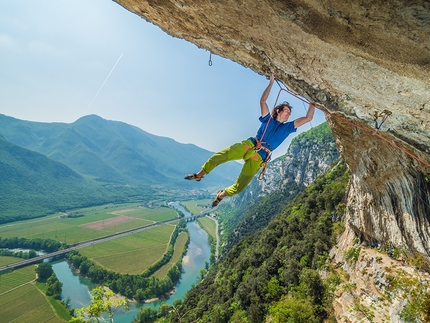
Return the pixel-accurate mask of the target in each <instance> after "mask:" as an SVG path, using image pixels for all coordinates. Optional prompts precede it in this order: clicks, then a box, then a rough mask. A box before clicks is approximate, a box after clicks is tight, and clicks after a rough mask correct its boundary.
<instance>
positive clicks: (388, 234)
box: [116, 0, 430, 255]
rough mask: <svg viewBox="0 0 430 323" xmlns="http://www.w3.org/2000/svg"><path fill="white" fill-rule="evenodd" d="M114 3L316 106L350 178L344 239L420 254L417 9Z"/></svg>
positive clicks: (427, 236)
mask: <svg viewBox="0 0 430 323" xmlns="http://www.w3.org/2000/svg"><path fill="white" fill-rule="evenodd" d="M116 2H117V3H119V4H120V5H122V6H124V7H125V8H126V9H128V10H130V11H131V12H134V13H136V14H137V15H139V16H141V17H142V18H144V19H146V20H148V21H150V22H152V23H154V24H156V25H158V26H160V27H161V28H162V29H163V30H164V31H166V32H167V33H169V34H171V35H173V36H175V37H179V38H183V39H185V40H188V41H190V42H192V43H194V44H196V45H197V46H199V47H203V48H206V49H208V50H210V51H211V52H212V53H215V54H217V55H220V56H223V57H226V58H229V59H231V60H233V61H236V62H238V63H239V64H242V65H244V66H246V67H249V68H251V69H253V70H254V71H255V72H257V73H261V74H266V75H267V74H268V73H269V72H274V73H275V74H276V76H277V78H279V79H280V80H281V81H282V82H283V83H284V84H285V85H286V86H287V87H288V88H289V89H290V90H292V91H294V92H295V93H298V94H300V95H302V96H303V97H305V98H307V100H309V101H313V102H316V103H317V105H318V106H319V107H320V108H321V109H324V110H325V111H327V119H328V121H329V123H330V126H331V128H332V131H333V134H334V135H335V137H336V139H337V145H338V148H339V151H340V153H341V155H342V157H343V158H344V160H345V161H346V163H347V165H348V167H349V169H350V171H351V174H352V180H351V185H350V189H349V193H348V214H347V217H348V222H349V223H350V227H349V228H348V231H350V230H352V229H351V228H353V229H354V231H355V233H356V234H360V235H361V237H362V238H365V239H367V240H369V241H378V242H379V243H383V244H386V245H389V244H394V245H396V246H401V247H403V248H407V249H409V250H418V251H419V252H422V253H424V254H426V255H429V254H430V226H429V221H430V197H429V196H430V182H429V177H428V176H429V175H430V157H429V155H430V147H429V144H430V85H429V81H430V3H429V2H428V1H425V0H415V1H400V0H390V1H382V0H376V1H366V0H362V1H352V0H347V1H339V0H324V1H316V0H292V1H282V0H258V1H257V0H254V1H243V0H236V1H232V0H219V1H203V0H151V1H147V0H116ZM384 110H388V111H389V112H390V113H392V114H391V115H390V116H389V117H388V119H387V121H386V122H385V123H384V124H383V125H382V127H381V129H380V130H379V131H378V133H376V134H373V132H374V130H375V126H378V125H380V123H381V121H382V119H383V118H384V116H385V114H384ZM357 126H358V127H357ZM379 135H380V136H379ZM381 137H383V138H386V140H384V139H383V138H381ZM346 236H347V235H346ZM350 236H352V235H350Z"/></svg>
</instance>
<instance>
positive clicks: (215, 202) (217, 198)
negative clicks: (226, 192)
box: [212, 190, 223, 207]
mask: <svg viewBox="0 0 430 323" xmlns="http://www.w3.org/2000/svg"><path fill="white" fill-rule="evenodd" d="M222 192H223V191H222V190H221V191H218V193H217V194H216V198H215V200H213V202H212V207H215V206H218V204H219V202H221V201H222V198H221V197H219V196H220V194H221V193H222Z"/></svg>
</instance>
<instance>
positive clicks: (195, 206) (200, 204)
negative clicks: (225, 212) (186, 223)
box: [181, 200, 212, 214]
mask: <svg viewBox="0 0 430 323" xmlns="http://www.w3.org/2000/svg"><path fill="white" fill-rule="evenodd" d="M211 203H212V200H197V201H194V200H193V201H183V202H181V204H182V205H184V206H185V207H186V208H187V209H188V211H190V212H191V214H198V213H200V212H202V211H204V210H206V207H208V206H209V205H211Z"/></svg>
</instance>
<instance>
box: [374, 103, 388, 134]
mask: <svg viewBox="0 0 430 323" xmlns="http://www.w3.org/2000/svg"><path fill="white" fill-rule="evenodd" d="M390 115H392V112H391V111H389V110H386V109H385V110H384V111H382V112H378V111H376V112H375V114H374V117H375V118H374V119H373V120H374V121H375V131H374V132H373V134H376V133H377V132H378V131H379V130H380V129H381V127H382V124H383V123H384V122H385V120H387V119H388V117H389V116H390ZM379 118H382V120H381V123H380V124H378V119H379Z"/></svg>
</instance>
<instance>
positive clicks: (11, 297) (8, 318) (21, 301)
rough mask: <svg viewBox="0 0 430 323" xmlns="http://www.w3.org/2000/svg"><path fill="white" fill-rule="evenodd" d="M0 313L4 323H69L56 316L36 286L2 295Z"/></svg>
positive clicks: (0, 296)
mask: <svg viewBox="0 0 430 323" xmlns="http://www.w3.org/2000/svg"><path fill="white" fill-rule="evenodd" d="M33 269H34V268H33ZM0 313H1V321H2V322H20V323H27V322H28V323H34V322H49V323H57V322H58V323H63V322H67V321H64V320H62V319H60V318H58V317H57V316H56V315H55V314H54V311H53V309H52V308H51V305H50V304H49V302H48V300H47V298H46V297H45V295H44V294H43V293H42V292H41V291H40V290H39V289H38V288H37V287H36V285H34V284H25V285H23V286H21V287H19V288H17V289H13V290H11V291H9V292H6V293H5V294H0ZM17 313H19V316H17Z"/></svg>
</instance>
